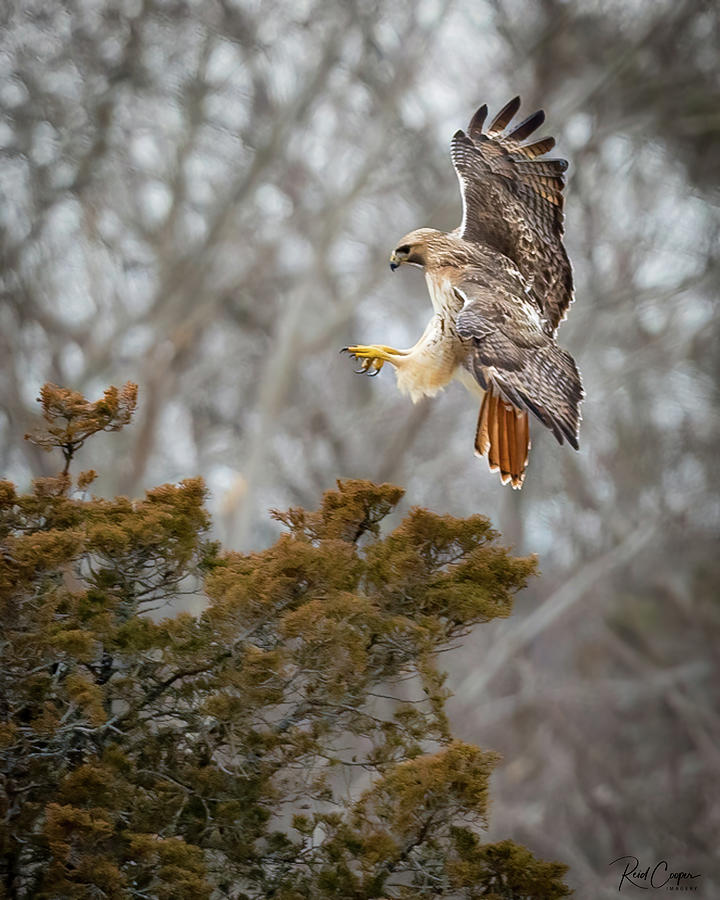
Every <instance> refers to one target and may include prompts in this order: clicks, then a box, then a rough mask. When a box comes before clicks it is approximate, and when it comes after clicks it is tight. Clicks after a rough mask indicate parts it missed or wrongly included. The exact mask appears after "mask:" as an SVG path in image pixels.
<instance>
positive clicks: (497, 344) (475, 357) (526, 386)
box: [455, 272, 583, 450]
mask: <svg viewBox="0 0 720 900" xmlns="http://www.w3.org/2000/svg"><path fill="white" fill-rule="evenodd" d="M518 281H519V280H518ZM455 289H456V291H457V293H458V294H459V296H461V297H462V299H463V300H464V302H465V305H464V307H463V309H462V310H461V312H460V313H459V314H458V317H457V320H456V329H457V333H458V335H459V336H460V337H461V338H463V339H464V340H466V341H468V342H469V350H468V354H467V357H466V359H465V366H466V368H467V369H469V370H470V372H471V373H472V374H473V375H474V377H475V378H476V380H477V381H478V383H479V384H480V386H481V387H482V388H483V389H485V390H486V391H488V392H490V393H495V394H499V395H500V396H501V397H502V399H503V400H504V401H505V402H506V403H509V404H512V405H513V406H514V407H516V409H518V410H521V411H526V412H529V413H532V414H533V415H534V416H536V417H537V418H538V419H539V420H540V421H541V422H542V423H543V425H545V426H546V427H547V428H549V429H550V430H551V431H552V433H553V434H554V435H555V437H556V439H557V440H558V442H559V443H561V444H562V443H563V442H564V440H567V441H568V443H569V444H571V445H572V446H573V447H574V448H575V449H576V450H577V449H578V431H579V426H580V403H581V401H582V398H583V388H582V381H581V379H580V373H579V372H578V370H577V366H576V365H575V361H574V360H573V358H572V356H570V354H569V353H566V352H565V351H564V350H562V349H561V348H560V347H558V345H557V344H556V342H555V340H554V339H553V338H552V337H550V336H549V335H547V334H546V333H545V332H544V331H543V329H542V325H541V322H540V317H539V316H538V314H537V310H536V308H535V307H534V305H533V304H532V302H531V301H530V300H529V299H528V298H527V297H526V296H524V294H523V291H522V289H520V290H517V286H516V285H514V284H513V283H512V281H510V280H509V279H506V278H500V279H499V280H498V282H497V283H496V284H493V285H492V286H489V285H488V284H486V283H483V282H482V280H480V279H475V278H474V277H473V273H472V272H469V273H468V274H466V275H465V277H464V278H463V279H462V280H460V281H459V282H458V283H456V285H455Z"/></svg>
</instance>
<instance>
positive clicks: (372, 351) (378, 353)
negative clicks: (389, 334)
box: [340, 344, 410, 376]
mask: <svg viewBox="0 0 720 900" xmlns="http://www.w3.org/2000/svg"><path fill="white" fill-rule="evenodd" d="M340 352H341V353H345V352H347V353H349V354H350V356H352V357H354V358H355V359H359V360H361V362H360V368H359V369H355V372H356V373H357V374H358V375H371V376H372V375H377V373H378V372H379V371H380V369H382V367H383V366H384V365H385V363H386V362H389V363H391V364H392V365H394V366H398V365H399V364H400V362H401V361H402V358H403V357H404V356H407V354H408V353H409V352H410V351H409V350H396V349H395V348H394V347H387V346H386V345H385V344H370V345H368V346H366V345H364V344H357V345H355V346H353V347H343V349H342V350H341V351H340Z"/></svg>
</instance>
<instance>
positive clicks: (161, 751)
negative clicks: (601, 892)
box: [0, 388, 568, 900]
mask: <svg viewBox="0 0 720 900" xmlns="http://www.w3.org/2000/svg"><path fill="white" fill-rule="evenodd" d="M43 396H44V397H46V398H48V399H47V402H45V400H44V402H43V407H44V410H45V412H46V418H47V420H48V428H47V429H46V432H45V433H44V434H37V435H36V436H35V438H34V439H35V440H36V441H38V442H40V443H41V444H42V443H43V441H44V442H45V444H43V445H44V446H51V445H52V443H53V441H55V443H56V445H57V446H58V447H59V448H60V449H61V450H62V451H63V453H65V454H66V455H65V459H66V463H67V462H68V456H67V452H66V451H67V446H68V445H69V444H70V443H72V441H77V440H80V439H81V435H82V434H85V436H87V435H88V434H90V433H92V429H93V428H94V425H91V424H90V421H89V419H90V418H91V417H92V416H93V415H96V414H97V415H98V416H99V418H98V419H97V420H96V421H95V424H98V423H99V422H100V421H106V423H107V427H115V425H119V423H120V417H121V415H123V414H122V409H126V410H130V405H134V400H133V404H130V403H129V401H128V402H126V401H122V400H121V399H120V397H121V395H120V394H119V393H118V392H114V393H113V392H112V389H111V391H109V392H107V393H106V400H105V401H101V404H102V403H105V404H106V405H105V406H103V407H102V408H101V409H98V408H96V407H97V404H94V405H93V404H86V403H85V401H84V400H83V399H82V398H79V397H78V395H74V394H71V393H70V392H62V391H60V390H59V389H55V388H53V389H52V390H50V389H47V390H46V391H45V393H44V395H43ZM133 396H134V395H133ZM108 397H110V399H108ZM52 398H54V399H52ZM112 398H115V400H113V399H112ZM51 399H52V402H51ZM115 401H117V403H115ZM123 403H124V404H125V405H124V406H123ZM83 404H85V405H83ZM114 404H115V405H114ZM69 410H70V411H72V410H80V414H79V416H78V417H76V418H73V417H71V418H70V419H68V411H69ZM83 410H84V411H85V412H83ZM88 410H89V412H88ZM83 416H85V418H84V419H83V418H82V417H83ZM128 418H129V412H128ZM57 419H60V420H61V422H60V424H58V422H57ZM81 420H82V421H84V422H85V424H84V425H83V426H82V427H81V426H80V424H79V423H80V421H81ZM63 422H64V423H66V425H63V424H62V423H63ZM113 423H115V424H113ZM71 425H72V427H73V428H75V431H73V433H72V436H71V435H70V434H69V431H68V429H70V427H71ZM66 426H67V427H66ZM95 430H100V429H98V428H95ZM71 438H72V439H71ZM83 439H84V438H83ZM71 455H72V454H71ZM66 470H67V466H66ZM83 479H84V480H83ZM86 486H87V480H86V478H85V476H81V478H80V479H79V483H78V484H77V487H78V488H79V489H80V491H83V490H84V488H85V487H86ZM402 493H403V492H402V491H401V490H400V489H399V488H396V487H393V486H391V485H374V484H370V483H368V482H362V481H350V482H342V483H339V484H338V487H337V490H334V491H328V492H327V493H326V494H325V495H324V497H323V500H322V504H321V506H320V509H318V510H317V511H314V512H308V511H305V510H301V509H293V510H290V511H289V512H287V513H284V514H280V513H275V516H276V518H278V519H279V520H280V521H281V522H283V523H284V524H285V525H286V526H287V528H288V532H287V533H286V534H284V535H283V536H282V537H280V539H279V540H278V541H277V542H276V543H275V544H274V545H273V546H272V547H269V548H268V549H266V550H264V551H261V552H257V553H252V554H240V553H222V554H221V553H220V552H219V551H218V548H217V546H216V545H215V544H213V543H212V542H210V541H209V540H208V539H207V535H208V529H209V524H210V523H209V519H208V515H207V513H206V511H205V509H204V498H205V490H204V487H203V484H202V482H201V481H200V480H199V479H192V480H188V481H184V482H182V483H181V484H179V485H164V486H162V487H160V488H157V489H155V490H154V491H150V492H148V494H147V496H146V498H145V499H144V500H139V501H130V500H127V499H125V498H115V499H114V500H102V499H98V498H92V499H86V498H85V497H84V495H83V494H81V493H77V491H76V490H75V487H74V485H73V482H72V481H71V479H70V476H69V474H68V473H67V471H65V472H64V473H63V474H62V475H60V476H58V477H57V478H55V479H43V480H41V481H38V482H36V483H35V485H34V487H33V491H32V492H31V493H30V494H28V495H19V494H18V493H17V492H16V490H15V488H14V486H13V485H11V484H9V483H8V482H0V541H1V553H0V614H1V615H2V617H3V623H4V626H5V627H4V630H3V637H2V659H1V662H0V696H1V697H2V698H3V699H2V721H1V722H0V756H1V757H2V771H3V772H4V775H5V779H4V783H3V794H2V808H0V812H1V813H2V817H3V821H4V823H5V824H4V826H3V829H2V831H1V832H0V853H2V857H3V859H4V863H3V867H4V869H3V876H4V886H5V892H6V895H7V896H17V897H59V896H62V897H91V896H105V897H159V898H165V897H166V898H184V897H187V898H203V897H210V895H211V893H212V895H213V896H214V897H223V896H225V897H234V898H240V897H247V898H264V897H271V896H272V897H275V898H278V900H300V898H310V897H313V898H314V897H319V898H358V900H359V898H374V897H376V898H379V897H388V898H390V897H397V898H399V897H438V896H448V897H450V896H456V897H467V898H474V897H481V896H482V897H494V898H495V897H497V898H503V900H505V898H513V900H521V898H538V900H540V898H542V900H545V898H548V900H549V898H555V897H562V896H566V895H567V893H568V892H567V889H566V888H565V887H564V886H563V883H562V875H563V872H564V867H563V866H560V865H558V864H549V863H542V862H540V861H538V860H536V859H534V858H533V857H532V855H531V854H530V853H529V852H528V851H526V850H525V849H524V848H521V847H517V846H516V845H514V844H512V843H511V842H504V843H503V844H498V845H483V844H481V843H480V841H479V838H478V837H477V835H478V834H479V832H480V831H481V830H482V829H483V827H484V826H485V824H486V816H487V804H488V799H487V792H488V779H489V775H490V772H491V770H492V768H493V766H494V765H495V763H496V761H497V757H496V756H495V755H494V754H492V753H487V752H484V751H482V750H480V749H479V748H477V747H474V746H471V745H468V744H463V743H460V742H458V741H455V740H453V738H452V735H451V734H450V729H449V726H448V722H447V720H446V717H445V713H444V701H445V699H446V697H447V690H446V688H445V687H444V676H443V674H442V672H441V671H440V670H439V669H438V667H437V653H438V651H439V650H441V649H443V648H445V647H447V646H448V645H450V644H451V643H452V642H453V641H454V640H456V639H457V638H458V637H459V636H461V635H462V634H464V633H466V632H467V630H468V629H469V628H471V627H473V626H474V625H476V624H477V623H480V622H485V621H488V620H490V619H492V618H496V617H498V616H507V615H509V613H510V610H511V605H512V597H513V594H514V593H515V592H516V591H517V590H518V589H520V588H521V587H522V586H523V585H524V583H525V581H526V579H527V578H528V577H529V576H530V575H531V574H532V573H533V572H534V569H535V562H534V560H532V559H519V558H516V557H513V556H511V555H510V554H509V553H508V552H507V551H506V550H504V549H503V548H501V547H499V546H498V545H497V544H496V539H497V534H496V533H495V532H494V531H493V530H492V529H491V528H490V526H489V523H488V521H487V520H486V519H485V518H484V517H482V516H473V517H471V518H469V519H465V520H458V519H453V518H452V517H450V516H438V515H435V514H433V513H430V512H428V511H427V510H422V509H414V510H412V511H411V512H410V514H409V515H408V516H407V518H406V519H405V521H404V522H402V523H401V524H400V525H399V526H398V527H397V528H396V529H395V530H394V531H391V532H390V533H389V534H387V535H384V536H383V534H382V533H381V530H380V526H381V524H382V522H383V519H384V518H385V517H386V516H387V515H388V514H389V513H390V512H391V511H392V510H393V509H394V508H395V507H396V505H397V504H398V502H399V501H400V499H401V497H402ZM190 591H195V592H196V593H198V592H201V591H202V593H203V594H204V597H205V600H206V605H205V608H204V610H203V612H202V613H201V614H200V615H198V616H191V615H189V614H187V613H184V614H178V615H174V616H172V617H170V618H165V619H162V620H160V621H158V620H156V619H153V618H151V617H150V616H149V615H148V612H149V611H151V610H157V609H158V608H159V607H160V606H162V605H164V604H167V603H172V602H174V601H176V600H178V599H179V598H180V597H181V596H182V595H183V594H186V593H188V592H190Z"/></svg>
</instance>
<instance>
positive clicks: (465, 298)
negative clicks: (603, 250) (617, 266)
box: [345, 97, 583, 488]
mask: <svg viewBox="0 0 720 900" xmlns="http://www.w3.org/2000/svg"><path fill="white" fill-rule="evenodd" d="M519 106H520V98H519V97H515V99H514V100H511V101H510V102H509V103H508V104H507V105H506V106H505V107H504V108H503V109H502V110H501V111H500V112H499V113H498V114H497V116H495V118H494V119H493V121H492V123H491V124H490V126H489V127H488V129H487V131H485V132H484V131H483V124H484V122H485V118H486V116H487V107H486V106H481V107H480V109H479V110H478V111H477V112H476V113H475V115H474V116H473V118H472V121H471V122H470V125H469V126H468V129H467V132H464V131H458V132H456V134H455V135H454V136H453V139H452V144H451V157H452V161H453V165H454V167H455V171H456V172H457V176H458V179H459V181H460V190H461V193H462V201H463V217H462V222H461V224H460V226H459V228H456V229H455V231H451V232H449V233H446V232H443V231H436V230H435V229H432V228H420V229H418V230H417V231H412V232H410V234H408V235H406V236H405V237H404V238H403V239H402V240H401V241H400V242H399V244H398V246H397V247H396V248H395V250H394V251H393V254H392V256H391V257H390V267H391V268H392V269H397V268H398V266H401V265H403V264H408V265H413V266H419V267H420V268H422V269H424V271H425V279H426V281H427V285H428V289H429V291H430V297H431V299H432V304H433V308H434V310H435V315H434V316H433V317H432V319H430V321H429V323H428V326H427V328H426V329H425V332H424V334H423V335H422V337H421V338H420V340H419V341H418V342H417V343H416V344H415V346H414V347H411V348H410V349H409V350H395V349H394V348H392V347H387V346H385V345H384V344H373V345H370V346H364V345H357V346H353V347H346V348H345V350H347V351H349V352H350V353H351V354H352V355H353V356H354V357H356V358H358V359H361V360H362V364H361V368H360V369H359V370H358V371H359V372H362V373H365V374H367V375H377V373H378V372H379V371H380V369H381V368H382V366H383V364H384V363H386V362H389V363H392V365H393V366H395V371H396V375H397V383H398V387H399V388H400V390H401V391H403V392H404V393H408V394H410V397H411V398H412V399H413V401H417V400H419V399H420V398H421V397H423V396H426V395H427V396H431V397H432V396H434V395H435V394H437V392H438V391H440V390H442V389H443V388H444V387H445V386H446V385H447V384H448V383H449V382H450V381H451V380H452V379H453V378H456V379H458V380H459V381H461V382H462V383H463V384H464V385H465V386H466V387H467V388H468V389H469V390H470V391H471V392H472V393H475V394H477V395H478V396H482V405H481V407H480V416H479V420H478V426H477V433H476V436H475V450H476V453H477V454H479V455H485V454H487V457H488V462H489V464H490V469H491V470H492V471H498V472H499V473H500V478H501V480H502V483H503V484H508V483H510V484H512V486H513V487H514V488H520V487H521V486H522V483H523V479H524V477H525V468H526V466H527V461H528V453H529V451H530V434H529V422H528V413H532V414H533V415H534V416H535V418H537V419H539V420H540V422H542V424H543V425H545V426H546V427H547V428H549V429H550V430H551V431H552V433H553V434H554V435H555V437H556V438H557V440H558V442H559V443H561V444H562V443H563V441H565V440H567V441H568V443H569V444H571V445H572V446H573V447H574V448H575V449H576V450H577V448H578V427H579V423H580V403H581V401H582V398H583V389H582V383H581V380H580V373H579V372H578V370H577V366H576V365H575V362H574V360H573V358H572V357H571V356H570V354H569V353H566V352H565V351H564V350H562V349H561V348H560V347H558V345H557V343H556V341H555V333H556V331H557V327H558V324H559V323H560V322H561V321H562V319H563V318H564V317H565V315H566V313H567V309H568V306H569V305H570V303H571V302H572V300H573V279H572V270H571V268H570V262H569V260H568V257H567V253H566V252H565V247H564V246H563V242H562V238H563V194H562V191H563V187H564V185H565V179H564V175H563V173H564V172H565V169H566V168H567V162H566V160H564V159H541V158H540V157H542V156H543V155H544V154H545V153H547V152H548V151H549V150H550V149H552V147H553V146H554V145H555V140H554V138H551V137H547V138H543V139H542V140H539V141H534V142H533V143H526V142H525V141H526V138H528V137H529V136H530V135H531V134H532V133H533V132H534V131H535V130H536V129H537V128H538V127H539V126H540V125H541V124H542V123H543V122H544V120H545V113H544V112H543V111H542V110H538V112H535V113H533V114H532V115H531V116H528V118H527V119H525V120H524V121H523V122H521V123H520V124H519V125H516V126H515V127H514V128H512V129H509V128H508V126H509V124H510V122H511V120H512V118H513V116H514V115H515V113H516V112H517V111H518V108H519Z"/></svg>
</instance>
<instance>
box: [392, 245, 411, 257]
mask: <svg viewBox="0 0 720 900" xmlns="http://www.w3.org/2000/svg"><path fill="white" fill-rule="evenodd" d="M395 252H396V253H397V254H399V255H400V256H409V255H410V244H403V245H402V247H398V248H397V250H396V251H395Z"/></svg>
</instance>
